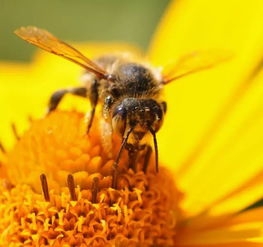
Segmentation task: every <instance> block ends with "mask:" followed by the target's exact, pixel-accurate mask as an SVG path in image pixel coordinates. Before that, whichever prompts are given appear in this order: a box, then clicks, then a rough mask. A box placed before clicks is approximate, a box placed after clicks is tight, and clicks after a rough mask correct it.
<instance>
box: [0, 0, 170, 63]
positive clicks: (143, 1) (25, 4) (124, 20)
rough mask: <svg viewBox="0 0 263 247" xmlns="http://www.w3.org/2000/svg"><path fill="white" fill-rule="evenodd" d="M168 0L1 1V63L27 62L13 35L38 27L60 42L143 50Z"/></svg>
mask: <svg viewBox="0 0 263 247" xmlns="http://www.w3.org/2000/svg"><path fill="white" fill-rule="evenodd" d="M168 3H169V0H132V1H131V0H45V1H43V0H42V1H38V0H0V9H1V11H0V13H1V14H0V30H1V31H0V60H20V61H28V60H30V57H31V56H32V53H33V52H34V49H36V48H34V47H33V46H31V45H28V44H25V42H22V41H21V40H20V39H18V38H17V37H16V36H15V35H14V34H13V31H14V30H15V29H17V28H18V27H20V26H28V25H33V26H38V27H41V28H44V29H47V30H49V31H50V32H51V33H53V34H55V35H56V36H57V37H59V38H60V39H63V40H71V41H126V42H129V43H131V44H135V45H137V46H139V47H141V48H142V49H146V47H147V45H148V43H149V41H150V39H151V36H152V34H153V32H154V29H155V28H156V25H157V24H158V21H159V20H160V18H161V16H162V13H163V11H164V10H165V8H166V6H167V4H168Z"/></svg>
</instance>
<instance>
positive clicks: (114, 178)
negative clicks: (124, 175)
mask: <svg viewBox="0 0 263 247" xmlns="http://www.w3.org/2000/svg"><path fill="white" fill-rule="evenodd" d="M133 129H134V127H131V128H130V129H129V130H128V132H127V134H126V136H125V137H124V138H123V139H122V143H121V147H120V150H119V152H118V155H117V158H116V160H115V162H114V164H113V175H112V188H113V189H117V176H118V164H119V161H120V158H121V154H122V151H123V150H124V147H125V145H126V143H127V141H128V138H129V135H130V134H131V132H132V131H133Z"/></svg>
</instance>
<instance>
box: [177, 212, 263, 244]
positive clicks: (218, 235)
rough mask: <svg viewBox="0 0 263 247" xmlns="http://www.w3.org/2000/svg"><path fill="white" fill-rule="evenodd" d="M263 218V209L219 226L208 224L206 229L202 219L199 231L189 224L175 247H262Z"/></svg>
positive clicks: (229, 220) (245, 213)
mask: <svg viewBox="0 0 263 247" xmlns="http://www.w3.org/2000/svg"><path fill="white" fill-rule="evenodd" d="M262 217H263V209H262V208H258V209H253V210H250V211H246V212H244V213H242V214H240V215H236V216H234V217H232V218H228V219H227V218H225V220H224V221H222V222H221V224H218V225H214V226H211V225H210V226H209V224H208V225H206V227H205V228H204V227H202V225H203V226H204V221H205V219H204V218H203V217H200V218H199V221H200V223H201V227H200V228H199V230H198V229H197V228H196V229H194V230H193V225H192V224H191V222H189V223H190V224H189V227H188V226H186V227H185V228H184V229H182V230H181V231H180V232H179V233H178V235H177V236H178V237H177V239H176V241H177V243H176V245H175V246H187V247H190V246H195V247H197V246H200V247H201V246H208V247H209V246H213V247H214V246H221V247H230V246H231V247H237V246H242V247H243V246H244V247H246V246H262V244H263V237H262V234H263V231H262V227H263V223H262ZM196 223H198V221H197V222H195V224H196ZM196 226H197V224H196Z"/></svg>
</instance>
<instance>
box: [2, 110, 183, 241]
mask: <svg viewBox="0 0 263 247" xmlns="http://www.w3.org/2000/svg"><path fill="white" fill-rule="evenodd" d="M96 124H97V125H98V122H97V123H96ZM97 125H95V128H93V129H92V131H91V132H90V134H89V135H88V136H87V135H86V134H85V123H84V115H83V114H80V113H77V112H63V111H56V112H54V113H52V114H50V115H49V116H48V117H46V118H44V119H41V120H37V121H35V122H33V123H32V126H31V128H30V129H29V130H28V131H27V132H26V133H25V134H24V135H23V136H22V137H21V139H20V140H19V141H18V142H17V144H16V145H15V147H14V148H13V150H12V151H11V152H9V153H8V154H7V157H6V160H7V161H6V162H5V166H6V167H7V168H8V169H7V171H8V177H7V178H6V180H7V183H8V186H7V184H6V185H5V186H4V185H2V188H1V189H2V191H4V193H3V194H2V196H1V203H2V204H7V205H9V206H8V207H2V208H1V209H0V215H1V216H2V217H1V218H2V220H1V221H2V224H1V225H2V230H3V231H4V229H6V230H5V231H4V232H5V233H6V236H5V239H4V240H2V241H3V242H2V244H6V245H7V244H8V243H9V244H10V243H16V244H18V243H20V244H23V245H25V246H26V245H30V246H32V245H37V244H40V245H41V244H49V245H54V246H62V245H64V244H70V245H81V244H82V245H83V246H91V245H92V246H113V245H117V246H137V245H139V244H140V245H142V246H151V245H164V246H171V245H172V244H173V239H174V237H175V235H176V231H175V230H174V229H175V227H176V224H177V221H178V218H179V217H180V210H179V204H178V202H179V200H180V199H181V194H180V193H179V192H178V190H177V189H176V187H175V184H174V181H173V178H172V177H171V175H170V174H169V173H168V172H167V171H166V169H164V168H162V169H161V170H160V172H159V174H158V175H156V173H155V171H154V169H153V168H152V166H153V165H154V164H150V166H149V167H148V169H147V173H144V172H143V171H142V170H141V169H139V167H140V164H138V168H137V169H138V170H137V171H136V172H135V171H133V170H132V169H129V168H128V167H127V164H128V162H127V158H125V157H124V158H123V159H122V160H121V163H120V165H119V168H120V169H119V172H120V174H119V177H118V183H117V190H115V189H112V165H113V160H112V159H111V158H109V157H107V154H106V153H104V152H103V148H102V142H101V140H100V136H99V131H98V129H97V128H96V126H97ZM116 143H118V141H117V139H116V140H115V144H116ZM117 151H118V149H117V145H116V148H115V149H114V150H113V153H114V154H116V153H117ZM114 156H116V155H114ZM151 163H153V162H151ZM40 174H42V175H40ZM39 176H40V179H39ZM41 190H42V191H43V196H42V195H41ZM170 195H173V196H170ZM2 239H3V238H2Z"/></svg>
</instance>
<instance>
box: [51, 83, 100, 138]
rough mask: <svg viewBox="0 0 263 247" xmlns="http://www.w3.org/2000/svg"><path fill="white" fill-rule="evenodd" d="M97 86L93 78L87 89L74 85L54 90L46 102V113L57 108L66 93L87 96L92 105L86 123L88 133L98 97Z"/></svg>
mask: <svg viewBox="0 0 263 247" xmlns="http://www.w3.org/2000/svg"><path fill="white" fill-rule="evenodd" d="M98 87H99V84H98V82H97V80H94V81H93V82H92V83H91V86H90V89H89V90H88V88H86V87H76V88H72V89H61V90H58V91H56V92H55V93H53V94H52V96H51V97H50V100H49V104H48V113H50V112H52V111H54V110H55V109H56V108H57V106H58V104H59V103H60V101H61V100H62V99H63V97H64V96H65V95H66V94H72V95H77V96H80V97H84V98H87V97H88V98H89V100H90V103H91V107H92V109H91V113H90V119H89V122H88V124H87V133H88V132H89V130H90V128H91V125H92V122H93V119H94V115H95V109H96V106H97V103H98V98H99V93H98Z"/></svg>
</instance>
